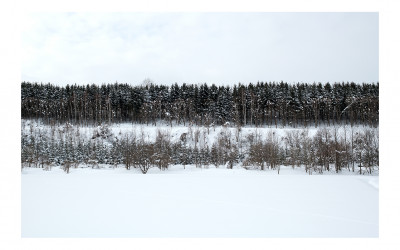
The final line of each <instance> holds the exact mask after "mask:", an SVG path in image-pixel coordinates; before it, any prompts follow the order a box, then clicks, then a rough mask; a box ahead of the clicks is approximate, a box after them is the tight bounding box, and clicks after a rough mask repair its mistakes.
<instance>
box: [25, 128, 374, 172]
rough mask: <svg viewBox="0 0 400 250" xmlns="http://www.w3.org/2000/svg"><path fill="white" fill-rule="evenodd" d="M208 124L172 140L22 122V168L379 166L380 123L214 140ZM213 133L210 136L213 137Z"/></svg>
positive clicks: (163, 135)
mask: <svg viewBox="0 0 400 250" xmlns="http://www.w3.org/2000/svg"><path fill="white" fill-rule="evenodd" d="M207 133H209V131H207V129H199V128H195V129H192V128H190V127H189V128H188V132H187V133H182V134H181V135H180V137H179V139H177V140H176V138H175V140H172V139H171V134H170V133H169V132H167V131H161V130H158V131H157V134H156V136H155V139H154V140H151V139H149V135H148V134H146V133H145V132H143V130H141V131H140V132H138V133H136V132H129V133H125V134H124V133H120V134H118V135H114V134H113V133H112V132H111V130H110V129H109V127H108V126H107V125H103V126H99V127H97V128H95V129H94V130H93V133H92V134H90V135H88V134H86V133H82V132H81V131H80V129H79V127H74V126H71V125H70V124H66V125H64V126H63V127H61V126H59V127H56V126H52V127H48V126H47V127H46V126H42V127H34V126H32V125H30V127H29V128H26V127H25V126H23V129H22V134H21V147H22V148H21V162H22V167H40V168H44V169H51V167H53V166H61V167H62V168H63V169H64V170H65V171H66V172H69V169H70V168H71V167H78V166H79V165H86V166H89V167H92V168H98V167H100V166H101V164H106V165H109V166H113V167H118V166H124V167H125V168H126V169H128V170H129V169H131V168H137V169H140V170H141V171H142V173H144V174H145V173H147V171H148V170H149V169H150V168H152V167H158V168H159V169H160V170H166V169H168V168H169V166H171V165H178V164H179V165H183V166H184V167H185V165H188V164H195V165H196V167H199V168H203V167H204V168H207V167H209V166H215V167H220V166H221V167H226V168H233V167H234V166H239V167H244V168H246V169H260V170H266V169H274V170H276V171H278V173H279V170H280V166H292V167H293V168H295V167H303V168H304V169H305V171H306V172H307V173H309V174H312V173H319V174H322V173H323V172H324V171H335V172H337V173H338V172H340V171H352V172H358V173H359V174H365V173H369V174H371V173H372V171H373V169H374V168H376V167H379V133H378V129H376V128H363V129H362V130H360V129H357V130H355V129H353V128H350V129H349V128H343V127H342V128H340V129H339V128H337V127H333V128H330V129H329V128H326V127H323V128H320V129H318V131H317V132H316V134H315V135H314V136H309V134H308V130H288V131H286V132H285V135H284V136H279V135H278V134H276V132H274V131H269V132H268V134H267V135H262V134H261V133H260V132H257V131H256V132H252V133H247V134H243V132H242V129H241V128H240V127H237V128H235V129H233V130H232V129H229V128H226V127H223V128H221V131H220V132H218V133H216V134H217V135H216V136H215V137H213V141H212V143H211V139H209V137H207ZM210 138H211V137H210Z"/></svg>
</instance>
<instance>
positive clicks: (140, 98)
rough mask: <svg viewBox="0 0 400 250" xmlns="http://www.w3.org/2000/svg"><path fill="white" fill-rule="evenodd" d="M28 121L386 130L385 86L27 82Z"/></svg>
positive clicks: (23, 95) (24, 104) (23, 99)
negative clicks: (382, 123) (382, 122)
mask: <svg viewBox="0 0 400 250" xmlns="http://www.w3.org/2000/svg"><path fill="white" fill-rule="evenodd" d="M21 116H22V118H24V119H41V120H42V121H44V122H45V123H48V124H49V123H64V122H69V123H72V124H81V125H82V124H83V125H89V124H96V125H98V124H104V123H108V124H110V123H115V122H126V121H129V122H137V123H143V124H153V125H156V124H157V122H159V121H165V122H169V123H170V124H171V125H172V123H177V124H184V125H186V124H187V123H191V124H196V125H202V126H203V125H205V126H209V125H211V124H225V123H226V122H231V123H235V124H237V125H241V126H243V125H252V126H262V125H268V126H275V127H277V126H278V125H282V126H293V127H296V126H318V125H320V124H327V125H332V124H351V125H353V124H356V123H361V124H368V125H372V126H377V125H378V122H379V83H377V84H355V83H334V84H330V83H326V84H324V85H323V84H321V83H318V84H316V83H313V84H307V83H298V84H293V85H292V84H287V83H284V82H281V83H275V82H272V83H263V82H258V83H257V84H252V83H250V84H248V85H242V84H238V85H233V86H232V87H229V86H216V85H214V84H212V85H211V86H209V85H207V84H206V83H204V84H200V85H194V84H182V85H178V84H174V85H172V86H165V85H156V84H153V83H151V82H147V83H146V84H143V85H140V86H131V85H128V84H119V83H115V84H103V85H101V86H98V85H94V84H92V85H86V86H79V85H67V86H65V87H60V86H56V85H52V84H50V83H49V84H37V83H29V82H22V84H21Z"/></svg>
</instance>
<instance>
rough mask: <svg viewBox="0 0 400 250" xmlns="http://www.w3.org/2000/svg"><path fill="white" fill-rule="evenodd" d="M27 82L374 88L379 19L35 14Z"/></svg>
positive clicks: (26, 28) (26, 55) (27, 48)
mask: <svg viewBox="0 0 400 250" xmlns="http://www.w3.org/2000/svg"><path fill="white" fill-rule="evenodd" d="M22 23H23V25H22V26H23V32H22V35H21V36H22V40H21V44H22V51H21V53H22V80H25V81H38V82H52V83H56V84H62V85H64V84H67V83H69V84H71V83H78V84H87V83H97V84H101V83H114V82H115V81H118V82H124V83H125V82H126V83H131V84H137V83H141V82H143V80H144V79H145V78H150V79H152V80H153V81H154V82H156V83H159V84H171V83H175V82H178V83H182V82H186V83H204V82H207V83H217V84H234V83H238V82H242V83H249V82H257V81H281V80H283V81H287V82H314V81H315V82H327V81H329V82H335V81H339V82H341V81H354V82H358V83H361V82H377V81H378V80H379V79H378V63H379V60H378V45H379V44H378V13H377V12H372V13H351V12H350V13H195V12H193V13H134V12H131V13H84V12H80V13H35V14H29V15H28V16H25V18H24V19H23V22H22Z"/></svg>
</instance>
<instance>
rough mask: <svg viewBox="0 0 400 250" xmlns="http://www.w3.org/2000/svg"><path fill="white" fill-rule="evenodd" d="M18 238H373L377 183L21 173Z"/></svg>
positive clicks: (291, 173)
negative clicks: (20, 207) (20, 215)
mask: <svg viewBox="0 0 400 250" xmlns="http://www.w3.org/2000/svg"><path fill="white" fill-rule="evenodd" d="M21 178H22V189H21V193H22V200H21V202H22V217H21V219H22V237H378V236H379V234H378V232H379V227H378V225H379V218H378V217H379V216H378V214H379V213H378V212H379V199H378V193H379V177H378V176H364V175H362V176H360V175H349V174H346V173H345V171H344V173H343V174H341V175H337V174H332V175H329V174H324V175H311V176H310V175H307V174H306V173H305V172H304V170H302V171H300V170H298V171H296V170H292V169H291V168H282V169H281V172H280V174H279V175H278V174H277V172H276V171H247V170H244V169H233V170H231V169H223V168H219V169H215V168H210V169H196V168H195V167H194V166H186V170H182V169H181V168H180V167H179V166H176V167H175V168H172V169H169V170H167V171H160V170H158V169H151V170H150V171H149V173H148V174H147V175H143V174H140V173H139V172H138V171H136V170H135V171H132V170H131V171H127V170H126V169H124V168H117V169H111V168H104V169H90V168H77V169H71V172H70V174H65V173H64V172H63V171H62V170H61V169H59V168H53V169H52V170H51V171H43V170H42V169H39V168H37V169H35V168H24V169H23V170H22V177H21Z"/></svg>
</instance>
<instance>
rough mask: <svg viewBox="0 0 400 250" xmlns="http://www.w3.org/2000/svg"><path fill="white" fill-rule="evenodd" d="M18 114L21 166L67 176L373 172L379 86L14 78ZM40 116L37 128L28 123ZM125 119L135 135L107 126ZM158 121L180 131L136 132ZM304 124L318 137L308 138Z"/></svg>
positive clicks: (157, 124) (375, 165)
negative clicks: (284, 169) (222, 170)
mask: <svg viewBox="0 0 400 250" xmlns="http://www.w3.org/2000/svg"><path fill="white" fill-rule="evenodd" d="M21 116H22V121H23V122H22V130H21V161H22V167H41V168H43V169H51V167H52V166H61V167H62V168H63V169H64V170H65V171H66V172H67V173H68V172H69V168H70V167H73V166H75V167H77V166H78V165H80V164H84V165H86V166H92V167H93V168H97V167H99V164H100V165H101V164H106V165H108V166H113V167H116V166H118V165H121V166H124V167H125V168H126V169H128V170H129V169H131V168H138V169H140V170H141V172H142V173H147V171H148V170H149V169H150V168H152V167H158V168H159V169H160V170H165V169H168V167H169V166H170V165H183V166H185V165H189V164H194V165H196V167H201V168H202V167H208V166H211V165H215V167H218V166H225V167H227V168H233V166H236V165H239V166H241V167H243V168H246V169H260V170H265V169H273V170H277V171H278V173H279V169H280V166H292V167H293V168H295V167H304V169H305V171H306V172H307V173H310V174H312V173H319V174H322V173H323V172H324V171H335V172H336V173H339V172H340V171H343V170H348V171H352V172H358V173H359V174H365V173H367V174H371V173H372V172H373V171H374V169H375V168H376V167H378V166H379V132H378V125H379V84H378V83H377V84H355V83H334V84H329V83H327V84H324V85H323V84H320V83H318V84H315V83H313V84H306V83H301V84H287V83H283V82H281V83H262V82H259V83H257V84H251V83H250V84H248V85H241V84H239V85H234V86H233V87H232V86H216V85H214V84H212V85H210V86H209V85H207V84H200V85H188V84H182V85H178V84H174V85H171V86H165V85H156V84H152V83H148V84H142V85H140V86H131V85H128V84H119V83H115V84H103V85H101V86H98V85H95V84H92V85H86V86H79V85H67V86H65V87H60V86H56V85H52V84H37V83H28V82H22V84H21ZM38 122H39V123H42V124H43V125H44V126H42V125H40V126H39V127H37V126H36V127H35V126H33V124H35V123H36V124H37V123H38ZM123 123H132V124H136V125H138V126H142V128H141V131H140V132H138V131H134V132H132V131H130V132H127V133H122V132H119V133H118V134H117V133H115V132H114V133H113V131H112V129H111V127H112V126H113V124H123ZM165 125H166V126H168V127H169V128H174V127H179V126H180V127H182V126H183V127H185V128H187V130H185V131H182V130H178V132H179V134H175V138H173V137H174V135H173V134H171V130H169V131H165V130H164V131H163V130H160V129H157V131H155V132H154V131H153V132H150V133H151V134H152V139H149V138H150V136H149V134H146V133H145V131H144V130H143V127H147V126H149V127H154V126H156V127H155V128H157V127H158V126H165ZM85 127H86V128H89V127H90V128H91V130H90V134H87V133H86V132H84V131H87V130H84V129H83V128H85ZM216 127H217V128H218V129H217V130H216ZM243 128H251V129H255V130H252V131H250V130H247V131H246V132H245V131H244V130H243ZM258 128H260V129H262V128H270V129H276V131H275V130H257V129H258ZM309 128H317V129H315V130H316V133H314V134H313V135H310V134H309V131H308V129H309ZM293 129H294V130H293ZM153 130H154V129H153ZM278 130H281V132H279V131H278ZM147 131H149V129H147ZM210 131H211V132H210ZM216 131H217V132H216ZM282 131H283V132H282ZM175 132H176V131H175ZM85 133H86V134H85ZM263 133H264V134H263ZM146 138H147V139H146Z"/></svg>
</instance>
